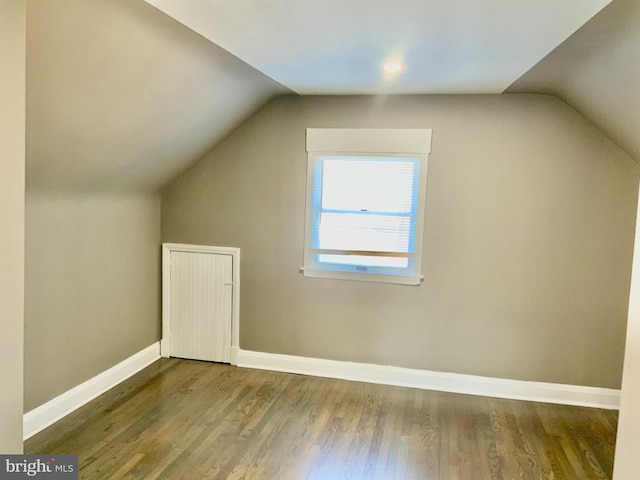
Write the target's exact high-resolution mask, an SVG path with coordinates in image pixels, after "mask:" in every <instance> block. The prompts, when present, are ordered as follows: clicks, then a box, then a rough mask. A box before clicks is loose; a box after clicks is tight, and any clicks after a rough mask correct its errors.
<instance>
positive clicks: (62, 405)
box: [23, 342, 160, 440]
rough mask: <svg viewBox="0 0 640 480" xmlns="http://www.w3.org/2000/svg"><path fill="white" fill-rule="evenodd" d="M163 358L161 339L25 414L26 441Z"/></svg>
mask: <svg viewBox="0 0 640 480" xmlns="http://www.w3.org/2000/svg"><path fill="white" fill-rule="evenodd" d="M158 358H160V342H156V343H154V344H153V345H150V346H149V347H147V348H145V349H144V350H141V351H140V352H138V353H136V354H134V355H132V356H131V357H129V358H127V359H126V360H123V361H122V362H120V363H118V364H117V365H115V366H113V367H111V368H110V369H109V370H106V371H104V372H102V373H100V374H99V375H96V376H95V377H93V378H91V379H89V380H87V381H86V382H84V383H81V384H80V385H78V386H77V387H74V388H72V389H71V390H68V391H66V392H65V393H63V394H62V395H59V396H57V397H56V398H54V399H52V400H49V401H48V402H47V403H45V404H43V405H40V406H39V407H37V408H34V409H33V410H31V411H30V412H27V413H25V414H24V416H23V437H24V440H26V439H27V438H30V437H32V436H33V435H35V434H36V433H38V432H40V431H41V430H44V429H45V428H47V427H48V426H49V425H52V424H53V423H55V422H57V421H58V420H60V419H61V418H63V417H64V416H66V415H68V414H70V413H71V412H73V411H74V410H76V409H78V408H80V407H81V406H83V405H84V404H86V403H88V402H90V401H91V400H93V399H94V398H96V397H97V396H99V395H101V394H103V393H104V392H106V391H107V390H109V389H110V388H113V387H115V386H116V385H118V384H119V383H120V382H123V381H124V380H126V379H127V378H129V377H131V376H132V375H134V374H136V373H138V372H139V371H140V370H142V369H143V368H145V367H147V366H149V365H150V364H152V363H153V362H155V361H156V360H157V359H158Z"/></svg>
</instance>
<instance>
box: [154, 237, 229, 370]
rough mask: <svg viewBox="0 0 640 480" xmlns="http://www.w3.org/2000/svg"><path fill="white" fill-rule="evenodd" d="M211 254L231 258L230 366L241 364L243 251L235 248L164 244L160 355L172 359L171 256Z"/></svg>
mask: <svg viewBox="0 0 640 480" xmlns="http://www.w3.org/2000/svg"><path fill="white" fill-rule="evenodd" d="M172 252H187V253H209V254H214V255H231V256H232V257H233V258H232V263H233V266H232V269H233V270H232V271H233V287H232V289H231V345H230V354H231V355H230V363H231V364H232V365H237V364H238V351H239V349H240V249H239V248H236V247H212V246H207V245H189V244H184V243H163V244H162V339H161V340H160V355H161V356H163V357H169V356H170V355H171V341H170V339H171V336H170V334H171V318H170V316H171V315H170V313H171V296H170V295H169V293H170V292H171V275H170V272H171V253H172Z"/></svg>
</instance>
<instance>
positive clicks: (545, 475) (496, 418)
mask: <svg viewBox="0 0 640 480" xmlns="http://www.w3.org/2000/svg"><path fill="white" fill-rule="evenodd" d="M617 418H618V417H617V412H613V411H606V410H597V409H589V408H579V407H567V406H559V405H549V404H542V403H533V402H521V401H513V400H501V399H494V398H486V397H475V396H467V395H456V394H447V393H440V392H431V391H424V390H416V389H411V388H401V387H390V386H382V385H372V384H366V383H358V382H347V381H343V380H333V379H326V378H314V377H306V376H300V375H291V374H285V373H275V372H267V371H260V370H249V369H240V368H235V367H232V366H228V365H220V364H213V363H205V362H196V361H189V360H177V359H161V360H159V361H158V362H156V363H154V364H153V365H151V366H150V367H148V368H147V369H145V370H144V371H142V372H140V373H139V374H137V375H135V376H134V377H132V378H130V379H129V380H127V381H125V382H123V383H122V384H121V385H119V386H118V387H116V388H114V389H113V390H111V391H109V392H107V393H106V394H104V395H102V396H101V397H99V398H97V399H96V400H94V401H93V402H91V403H89V404H87V405H86V406H84V407H82V408H81V409H79V410H77V411H76V412H74V413H72V414H71V415H69V416H68V417H66V418H64V419H63V420H62V421H60V422H58V423H57V424H55V425H53V426H52V427H50V428H48V429H47V430H45V431H43V432H41V433H39V434H38V435H36V436H34V437H33V438H31V439H29V440H28V441H27V442H26V443H25V452H26V453H77V454H78V455H79V462H80V478H83V479H100V480H103V479H118V478H130V479H155V478H164V479H172V480H173V479H189V480H200V479H251V480H253V479H267V480H275V479H292V480H294V479H295V480H297V479H322V480H334V479H335V480H342V479H365V478H366V479H402V480H405V479H420V480H426V479H443V480H454V479H536V480H537V479H557V480H560V479H571V480H573V479H578V480H583V479H608V478H610V477H611V472H612V470H613V457H614V442H615V434H616V427H617Z"/></svg>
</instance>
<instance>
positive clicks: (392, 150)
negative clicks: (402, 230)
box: [301, 128, 432, 285]
mask: <svg viewBox="0 0 640 480" xmlns="http://www.w3.org/2000/svg"><path fill="white" fill-rule="evenodd" d="M431 136H432V131H431V130H430V129H370V128H362V129H353V128H308V129H307V152H308V155H307V192H306V199H307V203H306V211H305V239H304V267H302V269H301V271H302V273H303V274H304V276H305V277H311V278H329V279H338V280H356V281H364V282H379V283H380V282H382V283H395V284H402V285H419V284H420V282H421V281H422V280H423V275H422V271H421V270H422V247H423V238H424V216H425V200H426V190H427V188H426V187H427V168H428V163H429V154H430V153H431ZM372 154H380V155H389V156H393V155H412V156H415V157H419V158H420V177H419V189H418V212H417V218H416V251H415V254H414V255H413V259H414V265H415V269H414V275H386V274H372V273H361V272H344V271H335V270H322V269H316V268H312V267H311V261H310V259H311V255H312V248H311V237H312V229H313V225H312V217H313V182H314V162H315V158H316V157H317V156H322V155H345V156H349V155H352V156H356V155H372Z"/></svg>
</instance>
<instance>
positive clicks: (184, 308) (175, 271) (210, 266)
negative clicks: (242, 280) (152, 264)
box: [169, 251, 233, 363]
mask: <svg viewBox="0 0 640 480" xmlns="http://www.w3.org/2000/svg"><path fill="white" fill-rule="evenodd" d="M169 268H170V275H171V280H170V281H171V287H170V293H169V295H170V310H171V311H170V326H169V328H170V343H171V347H170V348H171V356H172V357H180V358H192V359H196V360H208V361H213V362H225V363H229V361H230V350H231V314H232V289H233V256H232V255H218V254H211V253H191V252H175V251H173V252H171V263H170V267H169Z"/></svg>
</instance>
